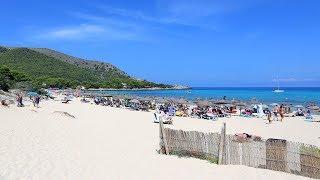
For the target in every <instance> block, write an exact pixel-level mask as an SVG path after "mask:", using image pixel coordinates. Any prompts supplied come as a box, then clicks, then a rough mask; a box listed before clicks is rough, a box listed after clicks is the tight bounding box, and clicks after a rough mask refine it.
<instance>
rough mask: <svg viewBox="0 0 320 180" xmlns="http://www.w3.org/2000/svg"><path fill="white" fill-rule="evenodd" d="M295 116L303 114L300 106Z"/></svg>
mask: <svg viewBox="0 0 320 180" xmlns="http://www.w3.org/2000/svg"><path fill="white" fill-rule="evenodd" d="M296 116H304V114H303V111H302V109H301V108H299V109H298V111H297V112H296Z"/></svg>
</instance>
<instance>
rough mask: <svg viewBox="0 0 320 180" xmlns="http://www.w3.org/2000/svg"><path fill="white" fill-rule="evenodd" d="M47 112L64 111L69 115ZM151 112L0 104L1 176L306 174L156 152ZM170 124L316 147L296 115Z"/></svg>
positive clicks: (313, 127) (316, 132) (313, 132)
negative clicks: (281, 118) (280, 119)
mask: <svg viewBox="0 0 320 180" xmlns="http://www.w3.org/2000/svg"><path fill="white" fill-rule="evenodd" d="M54 111H64V112H68V113H69V114H71V115H73V116H75V118H70V117H68V116H63V115H61V114H57V113H53V112H54ZM152 118H153V115H152V113H147V112H134V111H129V110H125V109H116V108H109V107H102V106H95V105H91V104H82V103H80V102H79V101H78V100H76V101H73V102H71V103H70V104H61V103H59V102H55V101H47V102H43V103H42V104H41V108H39V109H34V108H33V107H31V106H30V107H25V108H17V107H10V108H9V109H8V108H0V179H2V178H4V179H139V180H141V179H148V180H149V179H259V180H260V179H306V178H304V177H300V176H295V175H290V174H286V173H282V172H274V171H269V170H263V169H254V168H249V167H245V166H218V165H215V164H210V163H208V162H206V161H203V160H198V159H192V158H178V157H175V156H164V155H159V154H158V153H157V151H156V150H157V149H158V144H159V138H158V125H157V124H153V123H152V120H153V119H152ZM174 121H175V122H174V125H173V126H171V127H172V128H179V129H188V130H201V131H219V130H220V127H221V123H222V122H223V121H227V131H228V133H236V132H247V133H253V134H257V135H260V136H263V137H277V138H286V139H290V140H295V141H301V142H306V143H310V144H315V145H320V139H319V138H318V137H319V136H320V126H319V124H315V123H306V122H303V121H302V120H301V119H290V121H289V120H288V121H285V122H284V123H279V122H275V123H273V124H271V125H266V124H265V121H263V120H261V119H260V120H258V119H236V118H231V119H220V120H219V121H218V122H209V121H205V120H196V119H190V118H174Z"/></svg>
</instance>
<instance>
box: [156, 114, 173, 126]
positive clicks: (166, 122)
mask: <svg viewBox="0 0 320 180" xmlns="http://www.w3.org/2000/svg"><path fill="white" fill-rule="evenodd" d="M153 114H154V120H153V122H154V123H160V118H161V119H162V122H163V124H172V120H171V119H164V118H163V117H162V116H161V115H160V114H157V113H153Z"/></svg>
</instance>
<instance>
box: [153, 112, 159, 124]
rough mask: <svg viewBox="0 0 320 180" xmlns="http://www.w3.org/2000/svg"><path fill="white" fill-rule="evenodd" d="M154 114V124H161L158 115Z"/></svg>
mask: <svg viewBox="0 0 320 180" xmlns="http://www.w3.org/2000/svg"><path fill="white" fill-rule="evenodd" d="M153 114H154V120H153V122H154V123H159V122H160V119H159V116H158V115H157V114H156V113H153Z"/></svg>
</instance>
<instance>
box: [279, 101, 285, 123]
mask: <svg viewBox="0 0 320 180" xmlns="http://www.w3.org/2000/svg"><path fill="white" fill-rule="evenodd" d="M278 112H279V114H280V118H281V122H282V120H283V118H284V105H283V104H281V106H280V107H279V110H278Z"/></svg>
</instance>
